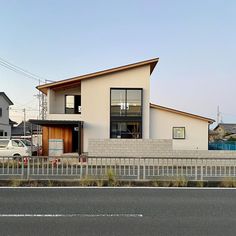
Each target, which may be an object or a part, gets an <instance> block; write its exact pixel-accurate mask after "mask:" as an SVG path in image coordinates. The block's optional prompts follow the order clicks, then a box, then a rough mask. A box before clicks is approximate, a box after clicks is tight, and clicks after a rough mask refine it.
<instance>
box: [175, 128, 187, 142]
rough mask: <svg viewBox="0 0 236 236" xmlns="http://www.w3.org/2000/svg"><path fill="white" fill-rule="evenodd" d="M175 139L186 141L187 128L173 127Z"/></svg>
mask: <svg viewBox="0 0 236 236" xmlns="http://www.w3.org/2000/svg"><path fill="white" fill-rule="evenodd" d="M173 139H185V127H173Z"/></svg>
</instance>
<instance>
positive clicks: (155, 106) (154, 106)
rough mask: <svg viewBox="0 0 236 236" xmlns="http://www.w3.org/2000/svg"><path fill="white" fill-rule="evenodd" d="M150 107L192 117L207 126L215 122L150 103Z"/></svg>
mask: <svg viewBox="0 0 236 236" xmlns="http://www.w3.org/2000/svg"><path fill="white" fill-rule="evenodd" d="M150 107H151V108H156V109H160V110H165V111H169V112H173V113H176V114H180V115H184V116H188V117H192V118H195V119H199V120H203V121H206V122H208V123H209V124H213V123H214V122H215V120H213V119H211V118H207V117H203V116H199V115H195V114H192V113H188V112H184V111H180V110H176V109H173V108H169V107H163V106H160V105H157V104H153V103H150Z"/></svg>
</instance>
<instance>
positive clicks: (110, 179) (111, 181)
mask: <svg viewBox="0 0 236 236" xmlns="http://www.w3.org/2000/svg"><path fill="white" fill-rule="evenodd" d="M107 181H108V186H117V181H116V177H115V174H114V172H113V170H112V169H108V171H107Z"/></svg>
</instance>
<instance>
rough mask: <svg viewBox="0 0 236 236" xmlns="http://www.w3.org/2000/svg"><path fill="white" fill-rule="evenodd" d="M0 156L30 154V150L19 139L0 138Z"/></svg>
mask: <svg viewBox="0 0 236 236" xmlns="http://www.w3.org/2000/svg"><path fill="white" fill-rule="evenodd" d="M0 156H5V157H9V156H12V157H17V156H31V152H30V150H29V148H28V147H27V146H26V145H25V144H24V143H23V142H22V141H21V140H20V139H0Z"/></svg>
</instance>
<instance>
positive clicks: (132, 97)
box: [110, 88, 143, 139]
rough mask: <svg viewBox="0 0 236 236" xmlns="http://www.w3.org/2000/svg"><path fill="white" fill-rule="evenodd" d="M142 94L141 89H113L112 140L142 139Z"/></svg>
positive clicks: (111, 110) (111, 106)
mask: <svg viewBox="0 0 236 236" xmlns="http://www.w3.org/2000/svg"><path fill="white" fill-rule="evenodd" d="M142 92H143V90H142V89H140V88H138V89H133V88H111V93H110V94H111V97H110V102H111V103H110V138H131V139H138V138H142Z"/></svg>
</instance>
